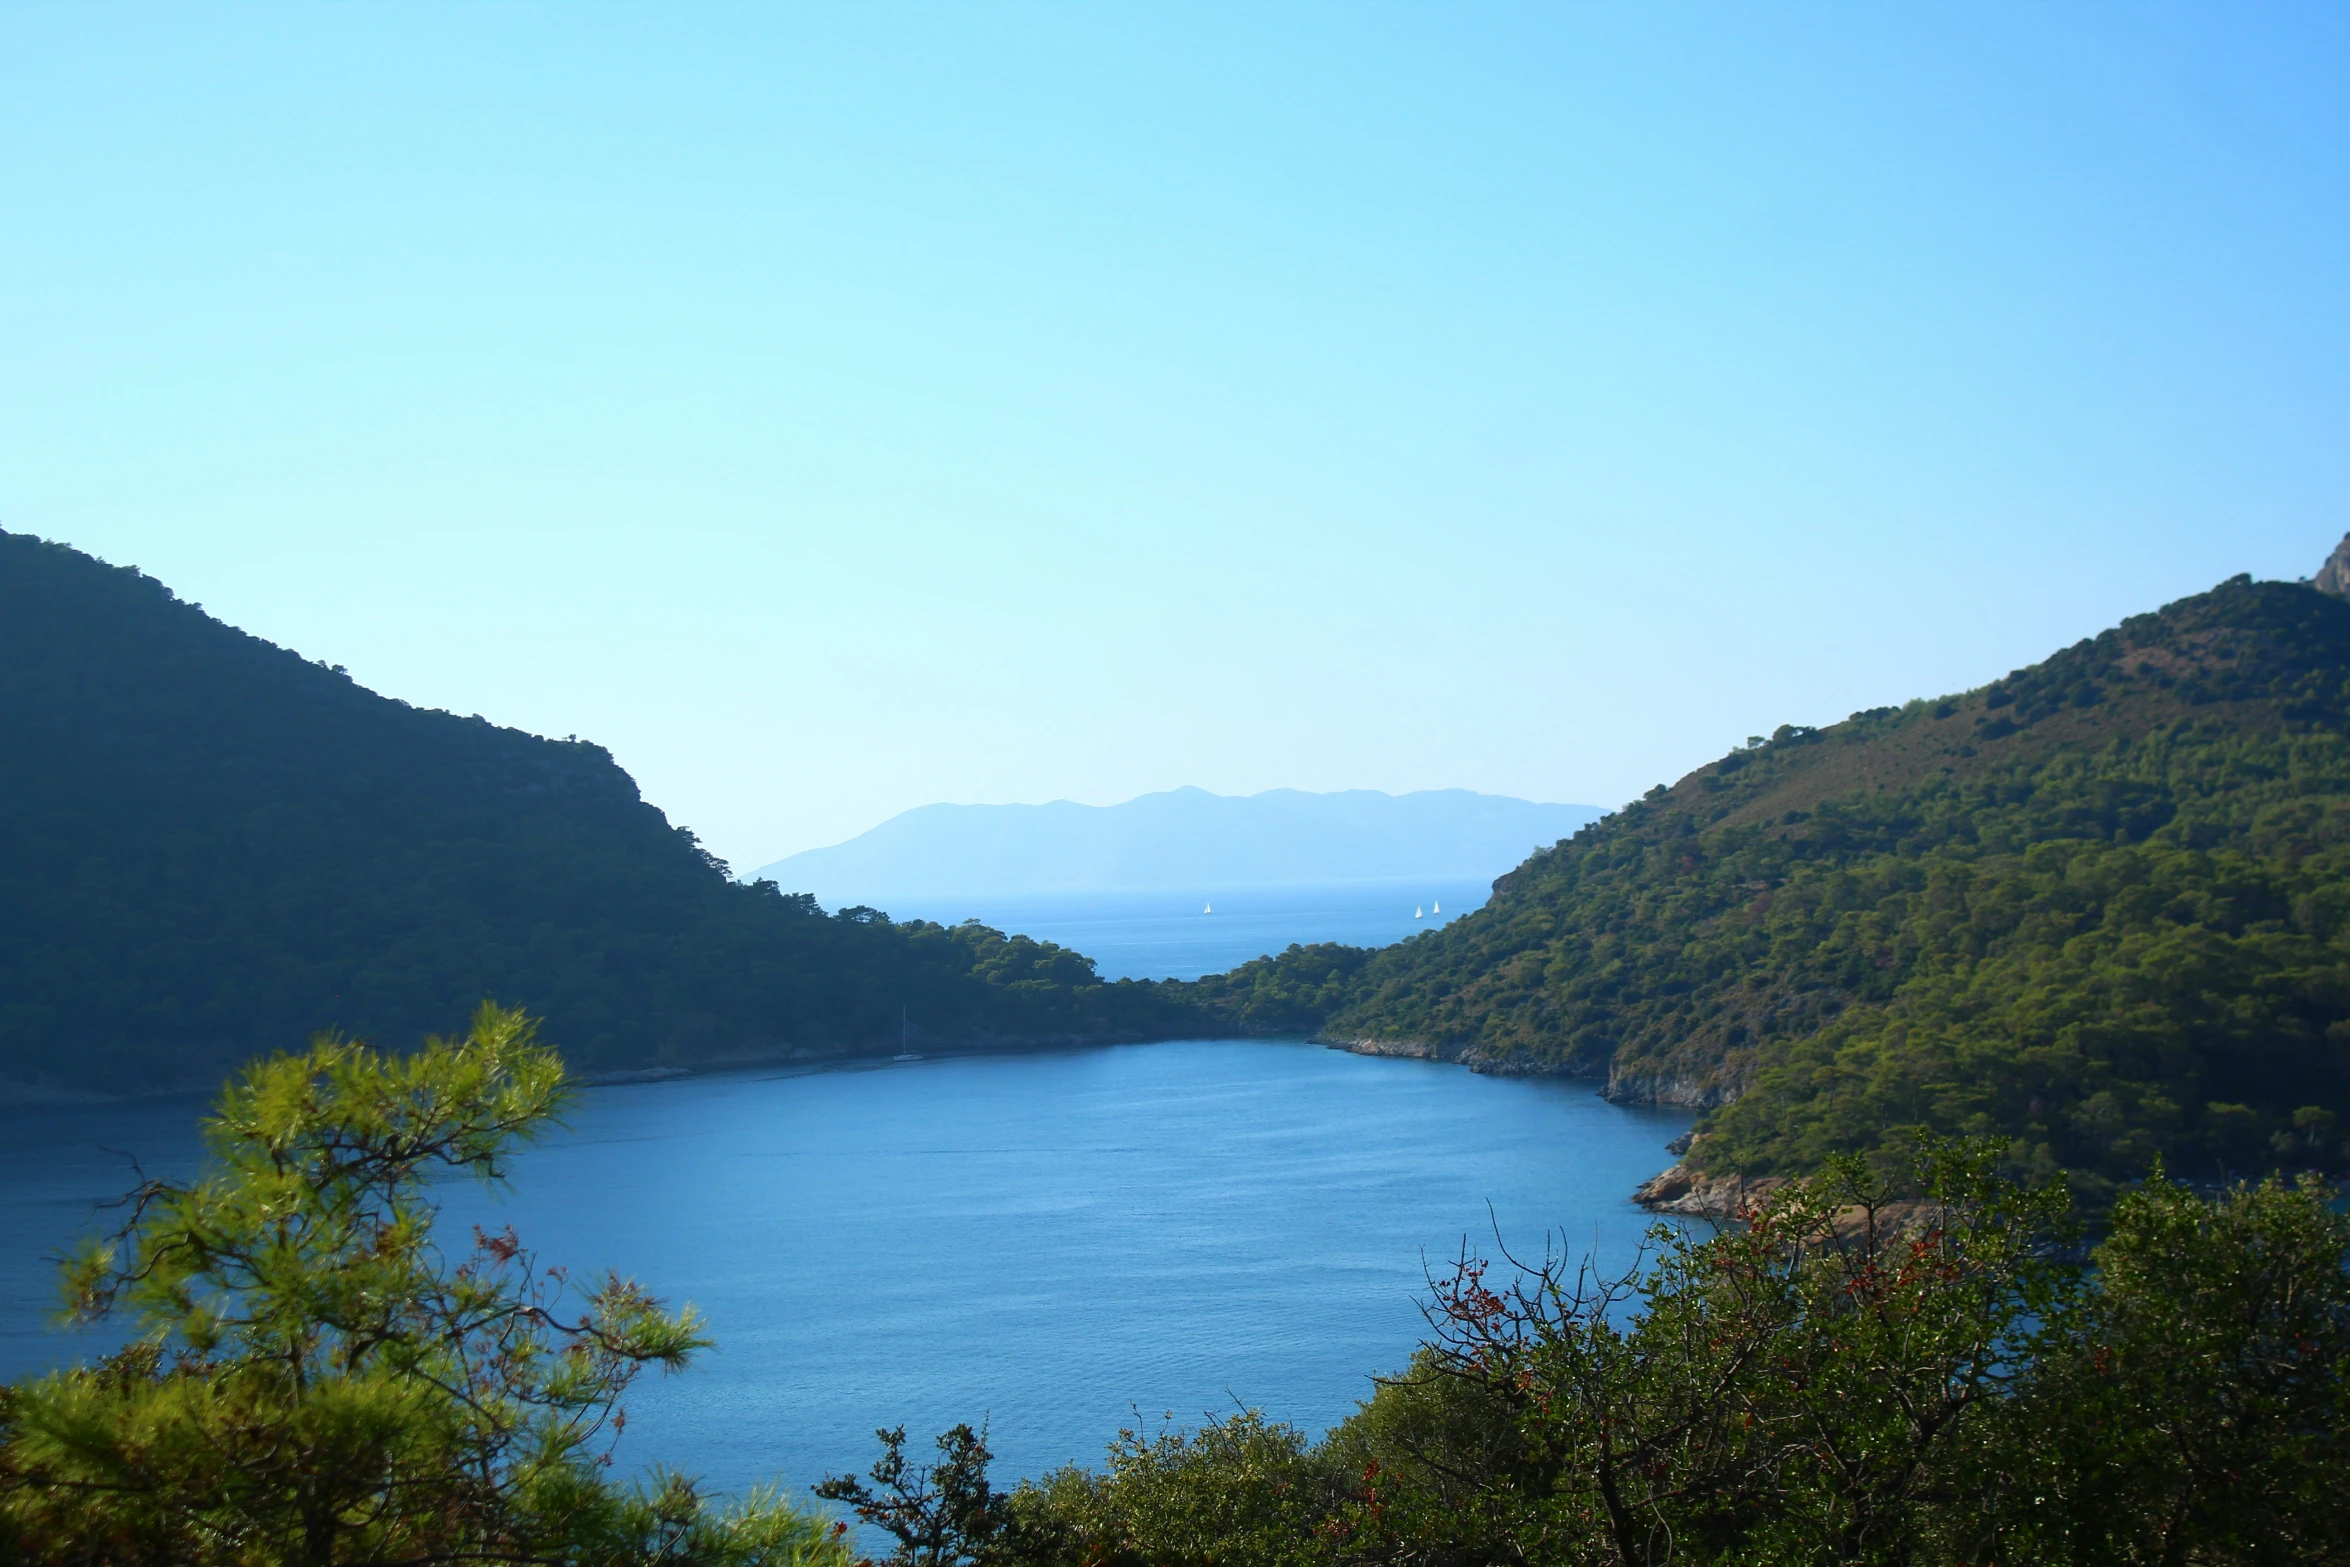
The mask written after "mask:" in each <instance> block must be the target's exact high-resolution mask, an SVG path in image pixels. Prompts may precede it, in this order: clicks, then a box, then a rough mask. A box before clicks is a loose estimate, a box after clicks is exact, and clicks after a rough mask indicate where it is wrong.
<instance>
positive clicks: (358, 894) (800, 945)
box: [0, 533, 1174, 1091]
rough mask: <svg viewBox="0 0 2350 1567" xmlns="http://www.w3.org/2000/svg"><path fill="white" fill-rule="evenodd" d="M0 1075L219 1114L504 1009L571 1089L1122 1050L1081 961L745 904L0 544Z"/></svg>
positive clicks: (449, 729)
mask: <svg viewBox="0 0 2350 1567" xmlns="http://www.w3.org/2000/svg"><path fill="white" fill-rule="evenodd" d="M0 737H4V743H0V1079H5V1080H8V1081H12V1082H14V1083H17V1084H20V1085H21V1084H33V1085H48V1086H53V1087H59V1088H94V1089H104V1090H120V1091H129V1090H140V1089H149V1088H160V1087H174V1086H182V1085H198V1084H203V1085H208V1084H210V1083H212V1082H215V1081H217V1079H218V1077H219V1075H220V1073H221V1072H222V1071H223V1070H224V1069H225V1068H226V1067H227V1066H228V1065H229V1064H231V1063H232V1062H234V1061H236V1060H238V1059H240V1058H242V1057H244V1056H246V1055H249V1054H251V1053H253V1052H255V1051H258V1050H264V1049H274V1048H279V1047H284V1046H291V1045H297V1044H299V1043H301V1042H302V1041H303V1040H304V1039H306V1038H307V1037H308V1036H309V1035H310V1034H311V1032H312V1031H314V1030H318V1029H322V1028H337V1029H342V1030H347V1031H350V1032H354V1033H358V1034H362V1035H365V1036H367V1037H369V1038H372V1039H375V1040H377V1041H378V1042H381V1043H385V1044H402V1043H406V1042H410V1041H413V1040H415V1039H417V1038H418V1037H420V1036H421V1035H422V1034H423V1033H425V1032H426V1031H438V1030H445V1029H451V1028H455V1027H457V1026H458V1025H459V1024H461V1023H462V1021H463V1020H464V1018H465V1016H466V1014H467V1013H468V1011H469V1010H470V1009H471V1008H472V1006H473V1005H474V1004H475V1003H476V1002H478V1001H480V1000H481V999H482V998H484V997H496V998H498V999H500V1000H502V1001H505V1002H508V1003H510V1004H514V1005H519V1006H523V1007H526V1008H528V1009H529V1010H531V1011H533V1012H535V1013H539V1014H542V1015H543V1016H544V1017H545V1018H546V1020H547V1027H548V1036H549V1037H550V1038H551V1039H553V1040H555V1041H556V1042H558V1043H560V1044H561V1045H562V1046H563V1047H564V1048H565V1050H566V1051H567V1052H568V1053H569V1054H570V1055H571V1056H572V1058H573V1059H574V1060H575V1061H576V1062H578V1063H580V1064H582V1065H584V1066H588V1067H594V1068H617V1067H640V1066H651V1065H656V1064H662V1063H675V1062H693V1061H709V1060H717V1059H728V1058H753V1057H771V1056H778V1055H785V1054H791V1053H834V1052H840V1051H857V1050H866V1049H879V1048H885V1047H886V1048H890V1049H894V1048H895V1041H896V1039H897V1037H898V1032H899V1028H900V1020H901V1009H902V1012H903V1016H904V1018H905V1021H906V1023H907V1025H908V1026H909V1027H910V1029H911V1030H912V1032H913V1033H914V1034H915V1035H916V1037H918V1038H921V1039H925V1040H930V1041H934V1042H937V1041H952V1040H972V1039H980V1038H1038V1037H1070V1036H1095V1037H1137V1036H1140V1035H1147V1034H1150V1033H1154V1032H1165V1031H1167V1030H1168V1029H1169V1028H1170V1027H1172V1026H1173V1025H1172V1023H1171V1022H1170V1017H1171V1008H1172V1007H1173V1006H1174V1003H1172V1002H1170V1001H1169V1000H1167V999H1165V998H1163V997H1162V996H1161V994H1160V993H1158V992H1156V991H1153V990H1151V989H1150V988H1148V987H1143V986H1134V985H1116V986H1105V985H1102V984H1100V983H1098V982H1097V981H1096V980H1095V978H1094V975H1093V972H1092V966H1091V964H1090V963H1089V962H1088V961H1087V960H1085V959H1083V958H1081V957H1079V956H1077V955H1076V954H1074V953H1070V952H1067V951H1064V950H1062V949H1060V948H1057V947H1049V946H1041V945H1039V944H1037V943H1034V942H1030V941H1027V940H1025V939H1014V940H1011V941H1007V940H1005V939H1004V938H1003V937H1002V936H1001V935H999V934H998V933H996V932H994V931H990V930H985V929H983V928H980V927H974V926H965V927H961V928H958V929H954V930H948V929H943V928H941V927H939V926H936V925H929V924H907V925H898V924H893V923H891V922H889V921H888V920H886V919H883V918H881V917H879V916H877V915H875V914H874V913H873V912H872V911H871V910H861V909H860V910H849V911H844V912H843V913H841V914H837V915H831V916H827V915H826V914H824V913H823V911H822V910H821V909H819V908H818V907H817V906H816V904H815V902H814V900H813V899H812V898H809V897H806V896H798V897H793V896H786V895H784V894H781V893H779V892H778V891H777V890H776V888H775V887H774V886H772V885H763V886H759V887H746V886H742V885H740V884H738V883H736V882H734V881H733V880H731V879H730V878H729V876H728V875H727V873H726V870H725V867H724V866H722V865H721V864H719V863H718V862H717V861H716V860H714V859H713V858H712V857H711V856H709V855H708V854H706V853H704V852H703V851H702V850H701V849H700V847H699V846H698V845H697V844H696V843H695V841H694V838H693V835H692V834H691V833H689V832H687V831H685V830H684V829H682V828H677V827H672V826H671V825H670V824H669V822H668V821H667V820H666V819H665V818H664V817H663V816H662V814H661V813H660V812H659V811H658V810H656V809H654V808H653V807H652V806H650V805H648V804H646V803H645V802H644V801H643V800H642V799H640V798H639V797H638V795H637V790H636V785H635V783H634V782H633V781H632V780H631V779H630V778H629V776H628V775H627V774H626V773H625V772H623V771H621V769H620V768H619V767H618V766H616V765H615V764H614V763H613V760H612V758H611V756H610V755H609V754H607V753H606V752H605V751H604V750H602V749H601V748H600V747H597V746H594V745H589V744H585V743H579V742H567V741H554V740H543V739H540V738H538V737H537V736H534V735H528V734H523V733H520V732H518V731H515V730H511V729H502V728H499V727H497V726H495V725H493V724H490V723H487V722H485V721H483V720H482V719H480V718H459V717H456V716H454V715H452V714H449V713H443V712H426V711H420V710H418V709H415V708H412V707H409V706H408V705H406V704H405V703H402V702H398V701H394V700H390V699H387V698H384V697H381V696H377V695H375V694H374V693H373V692H370V691H367V690H365V689H363V688H362V687H360V686H358V685H355V684H354V683H352V681H350V680H349V679H348V678H346V677H345V676H344V675H343V674H342V673H341V672H340V671H339V670H335V669H330V668H327V667H325V666H323V665H319V664H314V663H310V662H308V661H306V660H304V659H302V658H301V657H299V656H297V655H295V654H293V653H290V652H288V651H286V650H285V649H283V648H279V647H275V646H273V645H271V644H269V643H267V642H263V641H260V640H259V639H257V638H254V637H251V636H247V635H246V634H244V633H243V632H241V631H238V630H235V629H234V628H232V627H229V626H225V625H222V624H220V623H219V622H218V621H215V620H213V619H211V618H210V617H209V616H207V615H205V614H204V613H203V611H202V610H200V609H199V608H197V607H196V606H194V605H190V604H184V603H181V602H180V601H179V600H177V599H175V598H174V597H173V596H172V595H171V593H170V592H169V590H167V589H166V588H165V587H164V586H163V585H162V584H161V583H158V582H156V581H154V580H152V579H150V578H147V577H144V576H142V575H140V574H139V573H137V572H136V571H133V570H130V569H126V568H118V567H112V566H108V565H105V564H103V563H101V562H99V561H96V560H93V559H91V558H90V557H88V556H86V555H82V554H79V553H77V552H75V551H73V550H70V549H67V548H65V547H63V546H61V545H55V544H48V543H44V542H42V541H40V540H37V539H33V538H28V537H25V536H23V535H18V534H5V533H0Z"/></svg>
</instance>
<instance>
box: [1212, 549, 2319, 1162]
mask: <svg viewBox="0 0 2350 1567" xmlns="http://www.w3.org/2000/svg"><path fill="white" fill-rule="evenodd" d="M2346 726H2350V604H2345V603H2344V602H2343V601H2342V600H2341V599H2339V598H2336V597H2333V596H2330V595H2329V594H2326V593H2323V592H2319V591H2317V590H2316V589H2315V588H2312V587H2311V586H2308V585H2306V584H2297V583H2276V582H2263V583H2256V582H2253V581H2251V580H2250V579H2248V578H2242V577H2239V578H2236V579H2234V580H2232V581H2229V582H2226V583H2223V584H2221V585H2220V586H2219V587H2217V588H2215V589H2213V590H2212V591H2211V592H2209V593H2205V594H2201V595H2198V596H2196V597H2193V598H2188V599H2183V600H2181V601H2179V602H2178V603H2175V604H2172V605H2169V606H2168V607H2166V608H2164V609H2163V610H2161V611H2160V612H2159V613H2155V614H2147V615H2140V616H2137V617H2134V618H2132V619H2130V620H2129V621H2127V622H2125V623H2124V624H2122V625H2121V626H2119V627H2117V628H2115V629H2113V630H2110V631H2107V632H2104V633H2103V634H2101V635H2099V636H2097V637H2094V638H2091V639H2088V640H2085V641H2083V642H2080V643H2078V644H2076V645H2075V646H2073V647H2070V648H2067V649H2065V650H2064V651H2062V652H2060V653H2058V654H2056V655H2055V656H2053V657H2051V658H2050V659H2048V660H2047V661H2046V662H2044V663H2041V664H2037V665H2034V666H2032V667H2030V668H2028V669H2022V670H2018V671H2016V672H2015V673H2013V674H2011V675H2009V676H2007V677H2006V678H2005V679H2002V680H1998V681H1995V682H1993V683H1992V684H1990V685H1988V686H1985V687H1983V688H1982V689H1980V690H1976V691H1972V692H1969V693H1967V694H1965V695H1963V696H1956V697H1950V698H1945V699H1942V700H1938V701H1917V702H1912V703H1910V704H1908V705H1907V706H1905V707H1901V708H1887V709H1880V710H1877V711H1873V712H1864V713H1855V714H1854V715H1852V717H1851V718H1850V719H1849V720H1848V721H1846V722H1844V723H1841V724H1836V725H1833V726H1831V727H1828V728H1824V729H1809V728H1801V727H1794V726H1788V727H1782V728H1781V729H1779V730H1778V731H1777V732H1776V733H1775V734H1774V735H1772V736H1770V737H1769V738H1767V739H1765V738H1760V737H1758V738H1757V739H1755V740H1754V741H1753V742H1751V743H1750V744H1749V745H1748V746H1746V747H1744V748H1742V749H1740V750H1737V751H1734V752H1732V753H1731V754H1730V755H1728V756H1725V757H1723V758H1722V759H1721V760H1720V761H1718V762H1715V763H1713V764H1711V765H1710V766H1707V767H1703V768H1700V769H1699V770H1698V771H1696V772H1694V773H1692V774H1690V775H1689V776H1688V777H1686V778H1684V779H1682V780H1681V781H1680V782H1679V783H1677V784H1675V785H1673V786H1672V787H1670V788H1664V787H1661V786H1660V787H1659V788H1657V789H1655V790H1652V791H1650V793H1649V794H1648V796H1647V797H1645V798H1644V799H1642V800H1640V801H1638V802H1635V803H1634V804H1632V805H1630V806H1628V807H1627V808H1625V809H1624V810H1622V811H1620V812H1618V813H1616V814H1615V815H1613V816H1610V817H1608V818H1606V819H1605V820H1603V821H1601V822H1599V823H1597V824H1595V825H1593V826H1591V827H1589V828H1587V829H1585V830H1584V831H1582V832H1581V833H1578V834H1577V835H1576V836H1575V837H1574V838H1572V839H1570V840H1568V841H1566V842H1563V843H1560V844H1558V845H1556V846H1555V847H1553V848H1551V849H1548V850H1545V851H1543V852H1542V853H1539V854H1537V855H1535V856H1534V857H1533V858H1531V859H1530V860H1528V861H1527V862H1526V863H1525V864H1524V865H1522V866H1520V867H1519V868H1518V869H1517V870H1515V871H1513V872H1511V873H1510V874H1509V875H1508V876H1506V877H1504V878H1502V880H1501V881H1499V882H1498V883H1496V890H1495V894H1494V897H1493V900H1492V902H1491V903H1490V904H1489V905H1488V906H1487V907H1486V908H1484V909H1481V910H1479V911H1478V912H1476V913H1475V914H1473V915H1471V916H1469V917H1467V918H1464V919H1461V920H1458V921H1456V922H1454V923H1453V924H1451V925H1449V926H1447V927H1446V928H1444V929H1443V930H1440V931H1435V932H1430V933H1428V934H1426V935H1423V936H1420V937H1417V938H1415V939H1413V940H1411V941H1408V942H1405V943H1403V944H1401V945H1399V946H1396V947H1392V948H1388V949H1385V950H1382V951H1379V952H1376V953H1364V952H1355V951H1349V950H1347V949H1342V948H1330V947H1322V948H1313V949H1303V948H1293V949H1291V950H1290V951H1289V952H1288V953H1286V954H1283V955H1281V956H1279V957H1276V958H1269V959H1265V960H1261V961H1260V962H1258V963H1255V964H1251V965H1248V966H1247V967H1245V968H1243V969H1240V970H1238V971H1235V972H1234V973H1232V974H1230V975H1225V976H1220V977H1218V978H1216V979H1213V980H1211V981H1208V982H1204V984H1203V986H1202V990H1203V994H1204V998H1205V1000H1206V1001H1207V1003H1208V1004H1209V1005H1211V1006H1212V1007H1214V1008H1215V1009H1216V1010H1217V1011H1218V1013H1219V1014H1220V1015H1221V1016H1223V1017H1225V1018H1226V1019H1228V1020H1229V1021H1230V1022H1231V1023H1232V1024H1233V1025H1234V1026H1240V1027H1251V1028H1261V1029H1266V1030H1274V1029H1282V1028H1299V1027H1310V1028H1318V1029H1319V1030H1321V1032H1322V1033H1323V1034H1324V1035H1325V1036H1326V1037H1329V1038H1333V1039H1339V1040H1346V1041H1351V1042H1358V1043H1360V1044H1362V1045H1363V1046H1364V1047H1365V1048H1381V1049H1400V1050H1410V1051H1417V1052H1423V1053H1428V1054H1433V1055H1438V1056H1442V1057H1445V1058H1449V1059H1456V1060H1461V1061H1465V1062H1467V1063H1469V1064H1471V1065H1474V1066H1476V1067H1479V1068H1480V1069H1483V1070H1488V1071H1499V1072H1546V1073H1548V1072H1555V1073H1565V1074H1581V1075H1590V1076H1601V1075H1604V1076H1605V1077H1606V1078H1607V1079H1608V1084H1609V1093H1610V1095H1611V1096H1612V1097H1615V1098H1617V1099H1621V1100H1628V1101H1642V1100H1653V1101H1662V1102H1670V1103H1680V1104H1688V1105H1693V1106H1698V1107H1703V1108H1706V1109H1707V1110H1708V1111H1709V1113H1708V1114H1707V1115H1706V1117H1705V1119H1704V1120H1703V1121H1702V1122H1701V1123H1700V1126H1699V1129H1698V1136H1697V1139H1696V1142H1695V1146H1694V1148H1693V1149H1692V1151H1691V1156H1690V1157H1691V1162H1692V1163H1693V1164H1695V1165H1696V1166H1697V1167H1699V1168H1700V1169H1703V1170H1711V1171H1719V1172H1727V1171H1731V1170H1736V1171H1740V1172H1744V1173H1748V1174H1768V1173H1783V1172H1788V1171H1795V1170H1802V1169H1809V1168H1813V1167H1816V1166H1817V1165H1818V1164H1819V1162H1820V1161H1821V1160H1822V1159H1823V1158H1824V1157H1825V1156H1826V1155H1828V1154H1829V1153H1831V1152H1833V1151H1836V1150H1850V1149H1859V1150H1866V1149H1871V1148H1890V1147H1892V1146H1894V1145H1896V1144H1898V1143H1899V1142H1900V1141H1901V1140H1902V1138H1903V1135H1904V1132H1905V1130H1906V1129H1910V1128H1923V1129H1928V1130H1932V1131H1936V1132H1942V1133H1951V1134H1965V1135H1974V1136H1994V1137H1998V1138H2001V1139H2005V1140H2007V1142H2008V1144H2009V1146H2010V1147H2011V1148H2012V1150H2013V1151H2014V1153H2015V1155H2016V1157H2017V1158H2018V1160H2019V1161H2020V1163H2021V1164H2022V1165H2023V1166H2024V1167H2026V1168H2027V1169H2031V1170H2035V1171H2038V1172H2041V1173H2046V1172H2050V1171H2053V1170H2056V1169H2060V1168H2061V1169H2066V1170H2069V1171H2071V1172H2073V1177H2074V1184H2075V1186H2076V1188H2077V1189H2080V1190H2082V1191H2083V1193H2084V1194H2085V1195H2089V1196H2091V1197H2092V1198H2094V1197H2097V1196H2099V1195H2100V1194H2102V1193H2106V1192H2110V1191H2111V1189H2112V1187H2113V1185H2114V1183H2116V1182H2118V1181H2121V1180H2125V1179H2127V1178H2129V1177H2131V1176H2133V1175H2135V1174H2138V1173H2141V1172H2143V1171H2144V1170H2145V1169H2146V1168H2147V1167H2148V1165H2149V1162H2150V1161H2151V1160H2152V1159H2153V1158H2154V1157H2155V1156H2156V1155H2158V1154H2159V1155H2162V1156H2164V1157H2165V1158H2167V1159H2168V1161H2169V1163H2170V1167H2171V1168H2172V1169H2173V1170H2174V1171H2177V1172H2181V1173H2185V1174H2189V1175H2192V1176H2195V1177H2197V1178H2204V1177H2211V1176H2215V1175H2218V1174H2221V1173H2229V1172H2242V1171H2247V1170H2253V1169H2258V1168H2267V1167H2270V1166H2272V1165H2275V1164H2278V1163H2283V1164H2286V1165H2289V1166H2294V1165H2312V1166H2320V1167H2325V1166H2332V1165H2334V1164H2337V1163H2338V1162H2339V1161H2340V1160H2341V1157H2342V1154H2343V1144H2342V1136H2341V1134H2342V1120H2343V1118H2344V1117H2345V1116H2350V733H2346Z"/></svg>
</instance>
